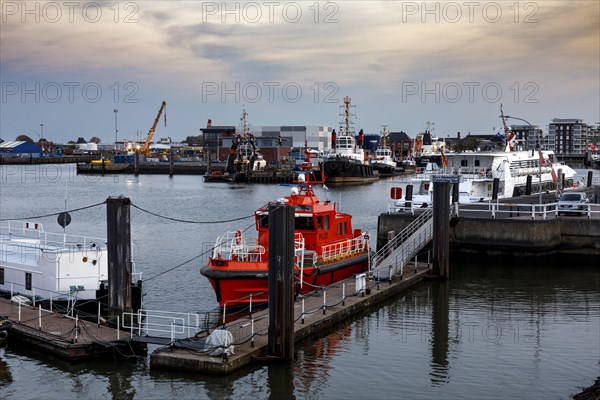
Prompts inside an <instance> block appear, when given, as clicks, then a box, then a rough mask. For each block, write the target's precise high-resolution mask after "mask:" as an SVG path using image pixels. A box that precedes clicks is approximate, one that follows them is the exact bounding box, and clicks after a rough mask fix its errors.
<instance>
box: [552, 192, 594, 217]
mask: <svg viewBox="0 0 600 400" xmlns="http://www.w3.org/2000/svg"><path fill="white" fill-rule="evenodd" d="M589 202H590V199H588V197H587V195H586V194H585V193H583V192H569V193H564V194H563V195H562V196H560V198H559V199H558V203H557V205H556V209H557V211H558V215H560V214H570V213H573V214H579V215H584V214H585V213H586V212H587V209H588V207H587V204H588V203H589Z"/></svg>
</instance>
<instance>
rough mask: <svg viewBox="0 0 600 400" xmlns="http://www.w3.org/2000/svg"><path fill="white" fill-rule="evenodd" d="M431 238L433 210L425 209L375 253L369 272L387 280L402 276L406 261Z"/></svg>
mask: <svg viewBox="0 0 600 400" xmlns="http://www.w3.org/2000/svg"><path fill="white" fill-rule="evenodd" d="M432 238H433V210H432V209H431V208H427V209H425V210H424V211H423V212H422V213H421V214H420V215H419V216H418V217H417V218H416V219H415V220H414V221H412V222H411V223H410V224H409V225H408V226H407V227H406V228H404V229H403V230H402V231H401V232H400V233H398V234H397V235H396V236H394V238H393V239H392V240H390V241H389V242H388V243H386V244H385V246H383V247H382V248H381V249H379V250H378V251H377V253H375V255H374V256H373V259H372V264H371V265H372V269H371V272H372V273H373V274H374V275H377V276H379V277H384V276H386V274H387V277H388V278H391V277H392V276H394V275H396V274H397V273H398V272H399V273H400V276H402V275H403V268H404V265H406V263H408V261H410V260H411V259H413V258H414V256H415V255H416V254H417V253H418V252H419V251H420V250H421V249H422V248H423V247H425V245H426V244H427V243H429V242H430V241H431V239H432Z"/></svg>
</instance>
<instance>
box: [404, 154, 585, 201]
mask: <svg viewBox="0 0 600 400" xmlns="http://www.w3.org/2000/svg"><path fill="white" fill-rule="evenodd" d="M443 157H444V158H445V160H446V162H445V164H446V165H445V166H444V167H437V165H434V164H433V163H432V164H431V165H428V166H427V168H426V169H424V171H423V173H422V174H420V175H417V176H416V177H415V178H414V179H413V180H412V182H411V183H412V184H413V188H414V196H413V200H412V203H413V207H414V206H417V207H420V206H428V205H431V204H432V201H433V184H432V183H431V177H432V176H434V175H441V174H443V175H458V176H459V177H460V179H461V182H460V184H459V202H461V203H468V202H471V203H472V202H484V201H490V200H491V199H492V193H493V187H494V179H498V199H505V198H511V197H517V196H521V195H524V194H526V188H527V180H528V177H531V178H529V179H530V185H531V192H530V193H531V194H535V193H539V191H540V189H541V191H542V192H550V191H555V190H556V189H557V186H558V185H557V184H558V179H559V175H560V174H562V175H561V176H562V179H563V181H564V187H565V188H568V187H571V186H572V185H573V178H574V176H575V174H576V171H575V170H573V169H572V168H571V167H569V166H568V165H565V164H562V163H559V162H555V161H554V152H553V151H541V152H538V151H525V150H522V151H505V152H502V151H498V152H461V153H445V154H444V155H443ZM397 203H398V201H397ZM402 203H404V202H402ZM398 205H400V204H398Z"/></svg>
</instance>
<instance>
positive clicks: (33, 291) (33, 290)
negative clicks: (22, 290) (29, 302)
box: [31, 288, 35, 307]
mask: <svg viewBox="0 0 600 400" xmlns="http://www.w3.org/2000/svg"><path fill="white" fill-rule="evenodd" d="M31 292H32V293H33V295H32V296H31V298H32V299H33V306H34V307H35V288H33V289H32V290H31Z"/></svg>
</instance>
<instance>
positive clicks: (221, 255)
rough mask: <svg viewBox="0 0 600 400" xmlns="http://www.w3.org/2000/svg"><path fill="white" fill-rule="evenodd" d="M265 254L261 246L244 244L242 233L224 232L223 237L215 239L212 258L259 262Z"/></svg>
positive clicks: (244, 238)
mask: <svg viewBox="0 0 600 400" xmlns="http://www.w3.org/2000/svg"><path fill="white" fill-rule="evenodd" d="M254 242H256V239H255V240H254ZM265 253H266V250H265V248H264V247H263V246H261V245H258V244H252V245H248V244H246V237H245V236H244V235H243V233H241V232H240V231H236V232H225V234H224V235H223V236H219V237H218V238H217V240H216V242H215V247H214V248H213V252H212V257H213V258H215V259H223V260H238V261H254V262H261V261H263V256H264V255H265Z"/></svg>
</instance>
